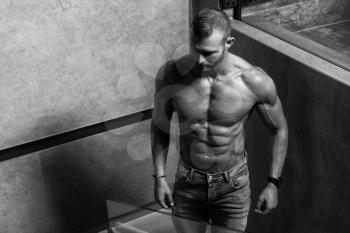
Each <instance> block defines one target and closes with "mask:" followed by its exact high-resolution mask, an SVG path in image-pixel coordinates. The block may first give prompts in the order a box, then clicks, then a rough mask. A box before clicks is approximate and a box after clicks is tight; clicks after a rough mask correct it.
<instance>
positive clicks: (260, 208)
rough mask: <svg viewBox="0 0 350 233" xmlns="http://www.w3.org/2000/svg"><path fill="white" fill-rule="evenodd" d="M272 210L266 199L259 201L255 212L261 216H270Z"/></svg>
mask: <svg viewBox="0 0 350 233" xmlns="http://www.w3.org/2000/svg"><path fill="white" fill-rule="evenodd" d="M271 210H272V208H271V207H270V206H269V205H268V201H267V200H266V199H260V198H259V200H258V202H257V204H256V207H255V209H254V211H255V212H256V213H259V214H268V213H270V212H271Z"/></svg>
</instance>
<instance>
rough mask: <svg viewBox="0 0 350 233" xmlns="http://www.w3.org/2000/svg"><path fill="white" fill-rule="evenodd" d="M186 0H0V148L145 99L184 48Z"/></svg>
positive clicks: (128, 109) (135, 106)
mask: <svg viewBox="0 0 350 233" xmlns="http://www.w3.org/2000/svg"><path fill="white" fill-rule="evenodd" d="M188 8H189V3H188V1H187V0H180V1H170V0H166V1H164V0H151V1H145V0H137V1H123V0H102V1H100V0H92V1H88V0H78V1H71V0H39V1H38V0H25V1H24V0H11V1H7V0H6V1H1V3H0V15H1V17H0V25H1V27H0V67H1V69H0V100H1V101H0V112H1V114H0V127H1V132H0V148H6V147H9V146H13V145H16V144H20V143H23V142H26V141H31V140H34V139H37V138H41V137H45V136H48V135H51V134H55V133H59V132H62V131H66V130H70V129H72V128H77V127H81V126H85V125H89V124H92V123H96V122H99V121H102V120H106V119H109V118H114V117H117V116H119V115H124V114H128V113H132V112H135V111H139V110H142V109H145V108H149V107H151V105H152V96H153V90H154V85H153V81H154V77H155V74H156V72H157V70H158V68H159V67H160V65H162V64H163V63H164V62H165V61H166V60H168V59H170V58H172V57H177V56H179V55H183V54H184V53H187V52H188V40H189V33H188V25H189V23H188V18H189V16H188V12H189V10H188Z"/></svg>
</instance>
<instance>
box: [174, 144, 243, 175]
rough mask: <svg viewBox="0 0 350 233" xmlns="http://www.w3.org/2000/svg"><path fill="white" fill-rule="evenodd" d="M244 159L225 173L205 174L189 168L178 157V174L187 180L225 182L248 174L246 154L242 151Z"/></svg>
mask: <svg viewBox="0 0 350 233" xmlns="http://www.w3.org/2000/svg"><path fill="white" fill-rule="evenodd" d="M243 153H244V157H243V159H242V160H241V161H239V162H238V163H237V164H235V165H234V166H233V167H231V168H230V169H229V170H227V171H222V172H218V173H207V172H204V171H201V170H198V169H196V168H193V167H191V166H190V165H189V164H187V163H186V162H185V161H183V160H182V159H181V157H180V160H179V166H178V173H182V174H184V173H185V174H186V175H187V176H188V177H187V178H188V179H192V178H197V179H203V180H204V179H205V180H222V179H224V180H226V181H229V180H230V177H231V178H232V177H236V176H240V175H242V174H246V173H248V165H247V152H246V151H244V152H243Z"/></svg>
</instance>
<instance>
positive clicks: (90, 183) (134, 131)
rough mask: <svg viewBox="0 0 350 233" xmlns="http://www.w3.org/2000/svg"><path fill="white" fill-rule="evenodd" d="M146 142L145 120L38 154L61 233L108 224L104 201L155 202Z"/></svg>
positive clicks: (149, 157) (49, 198)
mask: <svg viewBox="0 0 350 233" xmlns="http://www.w3.org/2000/svg"><path fill="white" fill-rule="evenodd" d="M52 127H55V126H54V125H52ZM146 132H148V134H147V133H146ZM149 140H150V138H149V122H141V123H138V124H135V125H133V126H129V127H123V128H120V129H117V130H113V131H109V132H106V133H103V134H98V135H95V136H92V137H88V138H85V139H82V140H78V141H74V142H71V143H68V144H64V145H61V146H58V147H56V148H51V149H49V150H45V151H43V152H42V153H40V161H41V167H42V173H43V177H44V183H45V188H46V192H47V193H46V195H47V199H48V202H49V205H50V208H51V209H53V211H54V213H55V217H56V220H57V221H58V222H59V225H60V231H62V232H67V231H70V230H72V229H78V228H82V227H86V226H88V225H90V224H93V223H95V222H106V221H107V217H108V216H107V208H106V200H107V199H111V200H114V201H116V202H121V203H129V204H132V205H143V204H145V203H148V202H150V201H152V200H153V192H152V190H153V189H152V188H150V187H153V186H152V185H153V180H152V177H151V174H152V162H151V155H150V152H148V151H149V150H148V148H145V147H147V144H150V142H149ZM145 174H146V175H145ZM145 176H146V177H147V178H145Z"/></svg>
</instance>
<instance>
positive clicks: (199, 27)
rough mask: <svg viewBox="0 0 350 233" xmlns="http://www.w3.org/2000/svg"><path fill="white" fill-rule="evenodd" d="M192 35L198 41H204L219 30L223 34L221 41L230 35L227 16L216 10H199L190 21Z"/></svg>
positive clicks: (229, 24) (229, 23)
mask: <svg viewBox="0 0 350 233" xmlns="http://www.w3.org/2000/svg"><path fill="white" fill-rule="evenodd" d="M191 26H192V31H193V34H194V35H195V36H196V37H197V38H199V39H205V38H207V37H209V36H211V34H212V33H213V31H214V30H215V29H216V30H220V31H222V32H223V33H224V37H223V40H226V39H227V38H228V36H229V35H230V34H231V22H230V18H229V17H228V15H227V14H226V13H225V12H223V11H222V10H220V9H217V8H205V9H203V10H201V11H200V12H199V13H198V14H197V15H195V16H194V18H193V20H192V24H191Z"/></svg>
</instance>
